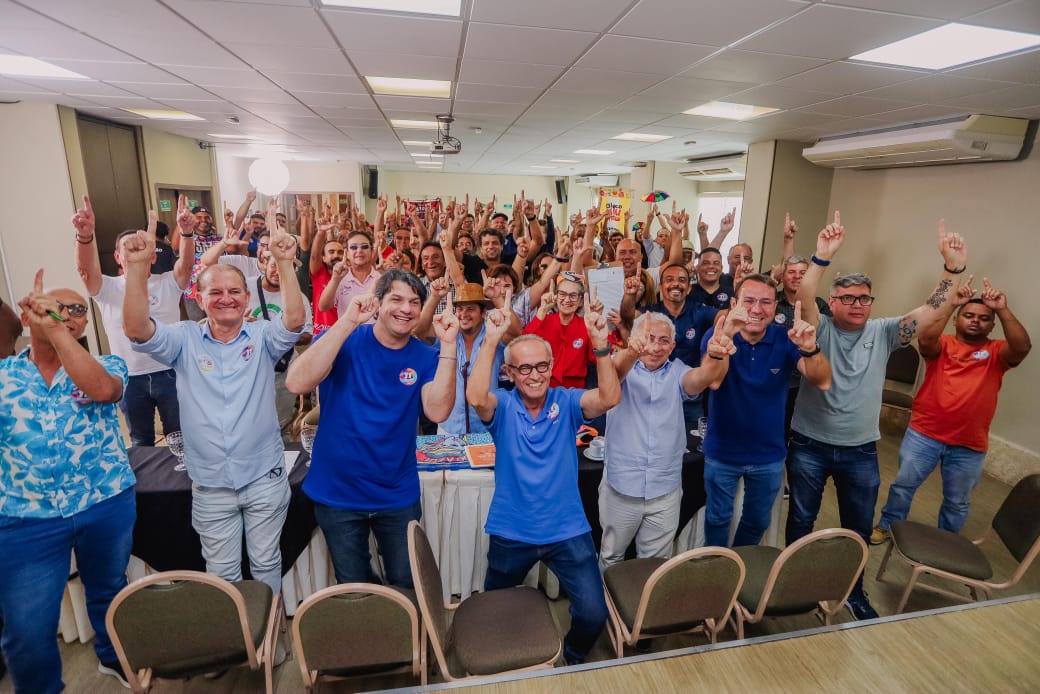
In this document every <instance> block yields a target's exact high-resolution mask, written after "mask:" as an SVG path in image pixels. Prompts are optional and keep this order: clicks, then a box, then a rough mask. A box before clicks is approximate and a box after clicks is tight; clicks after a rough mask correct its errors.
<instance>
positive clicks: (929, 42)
mask: <svg viewBox="0 0 1040 694" xmlns="http://www.w3.org/2000/svg"><path fill="white" fill-rule="evenodd" d="M1034 46H1040V36H1038V35H1036V34H1024V33H1021V32H1018V31H1006V30H1004V29H990V28H989V27H979V26H971V25H968V24H947V25H946V26H941V27H938V28H936V29H931V30H929V31H926V32H924V33H921V34H917V35H916V36H911V37H909V38H905V39H903V40H901V41H896V42H894V43H890V44H888V45H886V46H881V47H880V48H875V49H873V50H869V51H866V52H865V53H860V54H858V55H854V56H852V57H851V58H850V60H865V61H869V62H872V63H885V64H887V65H902V66H905V67H919V68H925V69H928V70H942V69H944V68H948V67H953V66H954V65H963V64H964V63H972V62H975V61H976V60H982V59H983V58H992V57H993V56H997V55H1003V54H1005V53H1013V52H1014V51H1020V50H1022V49H1025V48H1033V47H1034Z"/></svg>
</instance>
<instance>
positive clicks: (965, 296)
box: [950, 275, 975, 307]
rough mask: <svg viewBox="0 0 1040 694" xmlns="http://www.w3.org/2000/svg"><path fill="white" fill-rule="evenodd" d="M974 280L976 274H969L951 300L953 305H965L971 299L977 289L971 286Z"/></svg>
mask: <svg viewBox="0 0 1040 694" xmlns="http://www.w3.org/2000/svg"><path fill="white" fill-rule="evenodd" d="M974 280H975V275H968V279H967V280H966V281H965V282H964V284H962V285H961V286H959V287H957V293H956V294H954V295H953V299H952V300H951V301H950V303H951V304H952V305H953V306H955V307H956V306H963V305H964V304H966V303H968V302H969V301H971V299H972V297H974V296H975V289H974V288H972V286H971V283H972V282H973V281H974Z"/></svg>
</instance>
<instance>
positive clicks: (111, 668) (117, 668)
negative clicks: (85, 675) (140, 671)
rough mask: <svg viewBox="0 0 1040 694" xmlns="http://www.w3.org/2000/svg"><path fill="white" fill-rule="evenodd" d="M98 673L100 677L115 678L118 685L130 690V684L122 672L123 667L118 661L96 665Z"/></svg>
mask: <svg viewBox="0 0 1040 694" xmlns="http://www.w3.org/2000/svg"><path fill="white" fill-rule="evenodd" d="M97 669H98V672H100V673H101V674H102V675H108V676H109V677H115V678H116V679H117V680H119V683H120V684H121V685H123V686H124V687H126V688H127V689H129V688H130V682H129V681H128V680H127V679H126V674H125V673H124V672H123V666H122V664H121V663H120V662H119V661H118V660H111V661H109V662H107V663H98V666H97Z"/></svg>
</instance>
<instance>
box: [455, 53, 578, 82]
mask: <svg viewBox="0 0 1040 694" xmlns="http://www.w3.org/2000/svg"><path fill="white" fill-rule="evenodd" d="M562 72H563V68H561V67H559V66H557V65H531V64H527V63H519V62H511V61H508V60H479V59H475V58H469V57H467V58H466V59H465V60H463V61H462V68H461V69H460V70H459V81H460V82H471V83H473V84H494V85H502V86H514V87H535V88H538V89H544V88H545V87H548V86H549V85H550V84H551V83H552V82H553V81H554V80H555V79H556V78H557V77H559V76H560V74H561V73H562ZM449 79H450V78H449Z"/></svg>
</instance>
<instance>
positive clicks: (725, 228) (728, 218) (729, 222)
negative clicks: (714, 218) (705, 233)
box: [719, 207, 737, 234]
mask: <svg viewBox="0 0 1040 694" xmlns="http://www.w3.org/2000/svg"><path fill="white" fill-rule="evenodd" d="M736 220H737V208H736V207H734V208H733V210H732V211H731V212H727V213H726V214H725V215H724V216H723V217H722V221H720V222H719V231H721V232H722V233H724V234H728V233H729V232H731V231H733V224H734V223H735V222H736Z"/></svg>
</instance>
